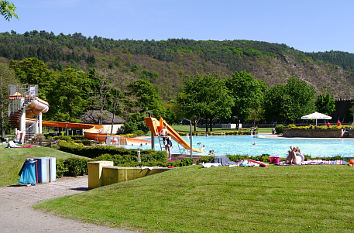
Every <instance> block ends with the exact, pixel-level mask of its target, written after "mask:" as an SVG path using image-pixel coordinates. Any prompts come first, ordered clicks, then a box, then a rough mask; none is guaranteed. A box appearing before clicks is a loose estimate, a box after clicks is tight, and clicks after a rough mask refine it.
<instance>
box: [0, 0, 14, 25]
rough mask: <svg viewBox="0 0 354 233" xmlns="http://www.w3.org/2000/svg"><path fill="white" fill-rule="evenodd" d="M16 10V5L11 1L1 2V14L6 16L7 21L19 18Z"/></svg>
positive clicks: (0, 0)
mask: <svg viewBox="0 0 354 233" xmlns="http://www.w3.org/2000/svg"><path fill="white" fill-rule="evenodd" d="M15 10H16V6H15V4H13V3H12V2H9V1H3V0H0V14H1V15H2V16H4V18H5V19H6V20H10V19H11V18H12V17H15V18H18V15H17V14H16V12H15Z"/></svg>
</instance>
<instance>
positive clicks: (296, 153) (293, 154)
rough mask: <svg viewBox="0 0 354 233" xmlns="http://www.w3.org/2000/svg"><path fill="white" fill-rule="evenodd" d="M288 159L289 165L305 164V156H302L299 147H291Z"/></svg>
mask: <svg viewBox="0 0 354 233" xmlns="http://www.w3.org/2000/svg"><path fill="white" fill-rule="evenodd" d="M288 154H289V155H288V157H287V158H286V162H285V163H287V164H301V163H302V162H304V160H305V159H304V156H303V155H302V154H301V151H300V148H299V147H295V146H294V147H292V146H290V150H289V151H288Z"/></svg>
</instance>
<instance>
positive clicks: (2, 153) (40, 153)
mask: <svg viewBox="0 0 354 233" xmlns="http://www.w3.org/2000/svg"><path fill="white" fill-rule="evenodd" d="M46 156H47V157H49V156H50V157H56V158H57V159H65V158H69V157H80V156H77V155H73V154H70V153H66V152H62V151H59V150H55V149H51V148H46V147H32V148H16V149H7V148H5V146H0V187H1V186H6V185H11V184H15V183H16V182H17V181H18V179H19V176H18V172H19V171H20V169H21V167H22V164H23V162H24V161H25V159H26V158H32V157H46Z"/></svg>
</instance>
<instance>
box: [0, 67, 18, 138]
mask: <svg viewBox="0 0 354 233" xmlns="http://www.w3.org/2000/svg"><path fill="white" fill-rule="evenodd" d="M17 83H18V80H17V78H16V76H15V73H14V72H13V71H12V70H10V69H9V67H8V65H7V64H4V63H0V100H1V101H0V118H1V119H0V125H1V137H5V127H6V125H7V105H8V101H9V85H10V84H17Z"/></svg>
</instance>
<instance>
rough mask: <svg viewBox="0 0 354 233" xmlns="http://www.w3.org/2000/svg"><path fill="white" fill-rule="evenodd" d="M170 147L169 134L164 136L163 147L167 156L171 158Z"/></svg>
mask: <svg viewBox="0 0 354 233" xmlns="http://www.w3.org/2000/svg"><path fill="white" fill-rule="evenodd" d="M171 147H172V139H171V137H170V136H167V137H166V142H165V149H166V151H167V154H168V157H169V158H171Z"/></svg>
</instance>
